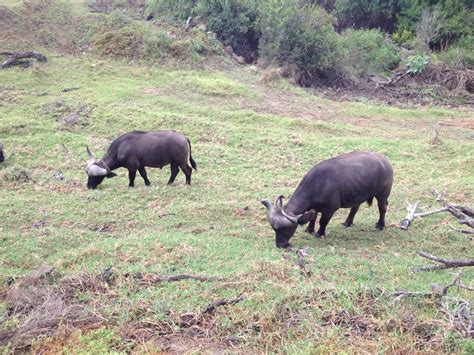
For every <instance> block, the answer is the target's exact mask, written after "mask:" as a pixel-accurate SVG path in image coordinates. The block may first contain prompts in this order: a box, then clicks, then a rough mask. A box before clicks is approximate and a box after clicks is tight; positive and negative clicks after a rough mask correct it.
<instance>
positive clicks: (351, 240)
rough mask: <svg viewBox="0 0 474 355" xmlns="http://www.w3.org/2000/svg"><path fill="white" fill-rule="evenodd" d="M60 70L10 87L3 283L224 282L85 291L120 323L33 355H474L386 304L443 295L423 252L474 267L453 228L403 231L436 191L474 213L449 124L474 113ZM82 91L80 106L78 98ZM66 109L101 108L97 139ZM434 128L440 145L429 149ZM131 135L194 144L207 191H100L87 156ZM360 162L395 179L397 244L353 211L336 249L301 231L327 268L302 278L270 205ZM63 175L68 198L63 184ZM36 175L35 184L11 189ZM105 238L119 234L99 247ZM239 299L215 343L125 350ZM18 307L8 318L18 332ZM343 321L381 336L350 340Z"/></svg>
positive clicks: (433, 222)
mask: <svg viewBox="0 0 474 355" xmlns="http://www.w3.org/2000/svg"><path fill="white" fill-rule="evenodd" d="M48 54H49V59H50V60H49V61H48V63H46V64H41V65H35V66H34V67H32V68H29V69H19V68H13V69H9V70H4V71H0V97H1V99H2V100H1V101H0V141H1V142H2V143H4V145H5V153H6V156H7V160H6V162H5V163H4V164H2V165H0V190H1V195H0V221H2V223H1V224H0V255H1V257H0V283H2V284H4V283H5V281H6V279H7V278H8V277H9V276H12V275H13V276H21V275H27V274H30V273H31V272H32V271H33V270H35V269H36V268H37V267H38V265H40V264H43V263H46V264H48V265H50V266H53V267H55V270H56V271H57V272H59V273H60V274H61V275H63V276H69V275H78V274H80V273H81V272H84V271H87V272H90V273H92V274H99V273H100V272H101V271H102V270H103V269H104V268H106V267H108V266H113V267H114V269H115V270H116V272H117V274H119V275H125V274H127V273H136V272H141V273H147V272H156V273H160V274H166V275H168V274H177V273H193V274H203V275H213V276H220V277H225V278H226V281H225V282H202V283H200V282H197V281H182V282H168V283H160V284H156V285H151V286H150V285H149V286H146V287H145V286H140V284H138V283H133V282H129V281H124V280H122V279H121V281H120V282H118V283H117V284H116V285H114V286H112V287H111V288H110V290H109V291H107V292H104V293H102V294H97V293H94V292H91V291H88V290H85V291H84V293H83V294H82V295H77V297H83V298H84V299H86V300H96V301H97V302H98V303H99V304H100V305H101V307H100V309H99V311H100V312H102V314H103V316H104V317H105V318H106V319H107V320H108V322H104V325H103V327H100V328H98V329H95V330H93V331H88V330H87V329H85V330H80V331H79V332H80V333H74V332H73V333H64V334H63V333H61V332H59V333H57V334H55V335H54V336H52V338H51V337H50V338H48V339H40V340H38V341H37V342H36V343H35V345H34V349H53V350H54V349H56V350H57V342H59V340H57V339H62V340H60V341H61V342H63V343H61V344H62V346H64V348H65V349H69V351H72V352H79V353H80V352H84V353H87V352H91V351H92V352H97V351H99V352H102V351H105V350H110V351H127V350H130V349H134V350H136V351H146V350H147V349H148V350H150V349H154V350H158V349H160V348H161V349H164V348H166V344H168V345H169V343H172V344H174V346H177V345H176V343H179V344H180V346H182V349H184V350H190V349H191V350H192V349H194V350H197V349H201V350H205V349H207V350H210V351H213V350H216V349H222V348H228V347H229V346H230V345H229V344H230V343H229V341H228V339H229V338H230V337H234V338H235V337H238V338H239V339H240V340H241V341H240V342H238V343H236V344H237V345H235V344H234V346H236V347H237V349H241V350H242V351H250V350H253V351H263V352H289V353H302V352H316V351H318V352H334V351H341V350H344V351H345V352H361V351H369V352H376V351H387V352H390V351H405V352H409V351H415V350H418V351H429V350H432V351H437V352H439V351H454V352H462V351H463V349H464V351H466V352H467V351H468V349H469V348H468V347H469V346H472V345H470V344H469V341H468V340H463V339H461V338H460V336H459V335H457V333H456V332H455V331H454V330H453V329H452V328H450V327H449V325H448V324H447V323H444V322H443V321H442V316H441V315H439V314H435V313H436V312H435V308H434V306H433V305H432V304H431V302H430V301H423V300H401V301H398V302H397V301H394V300H393V299H392V298H390V297H388V296H386V293H388V292H390V291H393V290H397V289H405V290H421V291H429V287H430V286H429V285H430V283H432V282H436V283H439V284H446V283H448V282H449V281H450V280H451V279H452V277H453V276H452V274H451V273H449V272H447V271H438V272H427V273H414V272H413V271H412V268H413V267H416V266H420V265H424V264H427V263H426V262H424V261H423V260H422V259H421V258H419V257H417V252H418V251H420V250H425V251H428V252H430V253H433V254H436V255H440V256H444V257H452V258H467V257H469V256H471V257H472V247H473V245H472V240H470V239H469V238H467V237H466V236H465V235H462V234H459V233H456V232H454V231H452V230H451V229H450V228H449V226H448V224H450V223H452V224H455V222H454V221H453V218H452V217H450V216H449V215H445V214H442V215H436V216H432V217H428V218H426V219H421V220H417V221H415V222H414V224H413V226H412V227H410V230H409V231H408V232H402V231H401V230H399V229H398V228H396V227H394V226H392V225H391V224H396V223H398V222H399V221H400V220H401V219H403V217H404V215H405V213H406V211H405V200H409V201H412V202H414V201H417V200H420V201H421V202H420V203H421V205H422V206H427V205H430V204H431V205H432V206H433V208H434V207H437V206H436V202H435V201H434V198H433V196H432V195H431V194H430V190H431V189H432V188H436V189H438V190H440V191H443V192H445V197H446V199H448V200H449V201H453V202H460V203H466V204H469V203H472V200H473V194H474V190H473V187H474V174H473V171H474V156H473V148H472V140H470V137H472V136H473V134H474V133H473V131H472V130H468V129H466V128H460V127H456V126H453V125H445V124H443V122H451V123H452V122H454V123H456V122H459V121H471V122H472V117H473V111H472V110H471V109H462V110H457V109H446V108H441V107H432V108H426V107H423V108H421V107H417V108H412V109H398V108H394V107H388V106H383V105H377V104H364V103H350V102H332V101H330V100H326V99H321V98H318V97H314V96H313V95H312V94H311V93H310V92H307V91H305V90H303V89H299V88H292V89H291V90H287V84H285V83H274V84H273V85H271V86H265V85H263V84H260V83H259V80H258V74H253V73H250V72H248V71H246V70H245V69H236V68H235V67H233V66H232V65H230V64H225V65H222V64H219V65H217V64H216V65H214V66H213V65H212V63H211V64H209V66H208V68H207V69H202V70H192V69H176V67H166V66H165V67H149V66H145V65H141V64H137V63H135V64H133V65H128V64H127V63H123V62H114V61H109V60H107V61H106V60H99V59H97V58H94V57H90V56H88V55H85V56H82V57H81V58H75V57H65V56H63V55H56V54H55V53H48ZM213 67H214V69H212V68H213ZM70 87H78V88H79V89H78V90H75V91H70V92H67V93H64V92H62V90H63V89H65V88H70ZM56 102H61V103H65V104H66V105H72V106H74V105H78V106H80V105H85V106H87V107H95V109H93V110H92V111H91V113H90V114H89V115H88V116H87V115H86V116H85V117H83V120H84V121H83V123H84V125H79V126H75V127H69V126H67V125H65V124H64V123H62V121H61V119H59V120H58V119H57V118H56V117H54V115H53V114H52V112H51V107H52V106H51V105H52V104H54V103H56ZM74 107H76V106H74ZM434 128H437V129H438V130H439V134H440V140H441V143H440V144H438V145H431V144H430V143H429V140H430V138H431V136H432V130H433V129H434ZM133 129H143V130H152V129H175V130H178V131H180V132H182V133H184V134H185V135H186V136H188V137H189V138H190V139H191V141H192V148H193V156H194V159H195V160H196V162H197V165H198V171H197V172H195V173H194V174H193V183H192V185H191V186H186V185H185V184H184V176H183V175H182V173H180V174H179V175H178V178H177V180H176V182H175V184H174V185H173V186H167V185H166V181H167V179H168V177H169V169H168V168H164V169H163V170H158V169H155V170H153V169H149V170H148V173H149V178H150V180H151V182H152V186H151V187H148V188H147V187H145V186H144V184H143V181H142V180H141V178H137V181H136V188H134V189H129V188H128V187H127V185H128V179H127V174H126V170H123V169H122V170H118V171H117V172H118V174H119V177H117V178H115V179H112V180H107V181H105V182H104V183H103V184H102V185H101V186H100V188H98V189H97V190H95V191H88V190H87V189H86V174H85V172H84V167H85V164H86V159H87V154H86V151H85V146H86V145H89V146H90V147H91V149H92V150H93V152H94V153H95V155H96V156H101V155H102V154H103V153H104V152H105V151H106V149H107V147H108V145H109V144H110V142H111V141H112V140H113V139H114V138H116V137H117V136H119V135H120V134H122V133H125V132H127V131H130V130H133ZM354 149H372V150H376V151H380V152H382V153H384V154H386V156H387V157H388V158H389V159H390V161H391V162H392V164H393V167H394V170H395V183H394V187H393V192H392V196H391V198H390V206H389V211H388V215H387V219H388V223H387V224H388V227H387V228H386V229H385V231H383V232H378V231H375V230H374V224H375V222H376V220H377V209H376V208H374V207H372V208H368V207H366V206H364V207H362V208H361V210H360V212H359V213H358V214H357V216H356V219H355V226H353V227H352V228H350V229H344V228H343V227H342V226H341V222H342V221H343V220H344V218H345V215H346V214H347V213H348V211H346V210H340V211H339V212H338V213H337V215H336V216H335V217H334V218H333V220H332V221H331V223H330V225H329V226H328V236H327V239H325V240H316V239H315V238H314V237H312V236H309V235H307V234H305V233H304V232H303V228H299V229H298V231H297V233H296V234H295V236H294V237H293V239H292V240H291V243H292V245H293V246H294V247H298V248H301V247H304V246H309V247H310V253H311V256H312V258H313V259H314V261H313V262H314V268H313V272H312V275H311V276H310V277H306V276H303V275H302V274H300V272H299V271H298V270H297V269H296V268H295V267H294V263H295V261H296V255H294V254H293V253H288V252H286V251H282V250H277V249H276V248H275V237H274V233H273V231H272V230H271V228H270V226H269V225H268V223H267V221H266V214H265V209H264V207H263V206H262V205H261V204H260V200H261V199H262V198H265V197H269V198H271V199H274V198H275V197H276V196H278V195H279V194H283V195H285V196H289V195H290V194H291V193H292V192H293V191H294V189H295V188H296V186H297V184H298V183H299V181H300V180H301V179H302V177H303V176H304V174H305V173H306V172H307V171H308V170H309V169H310V168H311V167H312V166H313V165H314V164H315V163H316V162H318V161H321V160H323V159H326V158H330V157H332V156H335V155H337V154H340V153H344V152H348V151H351V150H354ZM58 169H60V170H61V171H62V172H63V174H64V176H65V179H64V180H63V181H58V180H54V179H53V178H52V176H53V174H54V172H55V171H56V170H58ZM20 170H24V171H25V172H27V174H28V175H29V176H30V180H29V181H28V182H18V181H12V180H14V177H15V173H16V172H18V171H20ZM103 225H107V226H108V229H106V230H105V231H103V232H99V231H97V230H98V229H100V227H101V226H103ZM473 275H474V274H473V272H472V271H470V270H464V271H463V277H462V279H463V280H464V282H466V283H469V281H472V277H473ZM382 290H385V291H383V292H385V294H384V293H383V292H382ZM240 294H243V295H244V297H245V300H244V301H242V302H241V303H238V304H237V305H234V306H227V307H222V308H220V309H218V311H217V312H216V314H215V315H214V316H212V317H211V318H212V319H211V320H210V321H209V323H205V324H204V325H201V326H202V327H204V328H206V327H207V326H208V327H209V328H206V329H208V333H207V335H206V336H202V334H201V337H199V336H197V335H196V334H197V333H192V332H191V333H186V330H181V333H180V332H179V331H178V330H179V329H178V328H179V327H178V328H176V336H179V334H184V335H183V339H189V338H192V339H194V342H193V343H189V340H186V341H188V343H186V341H185V340H183V339H181V340H179V341H178V340H176V338H173V339H172V340H169V339H168V340H169V343H166V342H165V341H164V340H163V339H161V338H159V337H158V339H157V338H156V337H155V338H151V339H150V340H148V341H146V342H145V343H142V342H139V341H136V342H133V341H130V340H126V337H124V336H123V332H124V329H128V328H127V327H129V326H130V324H135V323H134V322H142V321H145V320H146V321H150V322H154V323H159V322H172V321H176V320H177V319H179V317H180V315H181V314H183V313H186V312H198V311H199V310H202V309H204V308H205V307H206V305H207V304H208V303H209V302H211V301H212V300H215V299H219V298H231V297H235V296H237V295H240ZM461 294H462V296H463V297H464V298H467V299H470V300H471V301H472V300H473V299H472V294H471V295H469V294H468V292H465V291H461ZM371 295H372V296H371ZM87 306H88V307H91V306H90V304H87ZM6 307H7V304H6V303H5V302H3V304H2V305H1V306H0V312H3V313H4V314H3V316H6V312H7V311H6ZM344 309H345V310H346V311H347V312H349V314H350V315H351V316H352V317H354V319H356V318H357V319H358V322H362V323H361V324H368V325H367V327H368V328H367V329H368V330H366V331H362V332H359V333H358V332H357V329H358V328H357V327H359V328H360V324H359V323H357V322H356V323H354V324H355V325H354V324H353V323H350V322H349V323H347V322H346V323H344V322H342V323H341V322H339V323H338V322H337V317H336V315H337V314H338V313H340V312H341V311H342V310H344ZM351 319H352V318H351ZM354 322H355V320H354ZM364 322H366V323H364ZM410 322H412V323H413V325H412V326H411V325H410V324H412V323H410ZM173 324H174V327H177V325H176V324H177V323H173ZM350 324H352V325H350ZM357 324H359V325H358V326H357ZM388 324H393V327H389V326H388ZM419 324H421V325H426V324H428V325H430V326H432V327H434V328H433V330H432V332H431V333H430V334H429V336H425V337H423V335H421V333H420V332H421V331H419V330H417V329H418V328H417V327H416V326H417V325H419ZM0 327H1V325H0ZM430 329H431V328H430ZM198 335H199V334H198ZM61 337H63V338H64V339H63V338H61ZM55 339H56V340H55ZM5 345H6V344H5ZM35 347H36V348H35Z"/></svg>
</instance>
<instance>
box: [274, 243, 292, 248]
mask: <svg viewBox="0 0 474 355" xmlns="http://www.w3.org/2000/svg"><path fill="white" fill-rule="evenodd" d="M289 246H290V243H282V244H277V245H276V247H277V248H280V249H286V248H288V247H289Z"/></svg>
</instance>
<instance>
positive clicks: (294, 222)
mask: <svg viewBox="0 0 474 355" xmlns="http://www.w3.org/2000/svg"><path fill="white" fill-rule="evenodd" d="M262 204H263V205H264V206H265V207H266V208H267V211H268V222H269V223H270V226H271V227H272V228H273V230H274V231H275V234H276V246H277V248H287V247H288V246H289V240H290V238H291V237H292V236H293V234H295V231H296V228H297V227H298V224H305V223H307V222H308V221H309V220H310V219H311V218H312V217H314V212H313V211H308V212H305V213H302V214H299V215H296V216H292V215H290V214H288V213H286V212H285V210H284V209H283V196H279V197H278V198H277V199H276V201H275V205H273V204H272V203H271V202H270V200H268V199H264V200H262Z"/></svg>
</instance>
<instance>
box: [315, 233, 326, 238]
mask: <svg viewBox="0 0 474 355" xmlns="http://www.w3.org/2000/svg"><path fill="white" fill-rule="evenodd" d="M316 238H318V239H324V238H325V235H324V234H320V233H319V232H318V233H316Z"/></svg>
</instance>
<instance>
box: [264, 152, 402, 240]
mask: <svg viewBox="0 0 474 355" xmlns="http://www.w3.org/2000/svg"><path fill="white" fill-rule="evenodd" d="M392 183H393V169H392V166H391V165H390V162H389V161H388V160H387V158H386V157H385V156H383V155H382V154H379V153H376V152H351V153H347V154H343V155H340V156H338V157H336V158H333V159H328V160H324V161H322V162H320V163H319V164H316V165H315V166H314V167H313V168H312V169H311V170H310V171H309V172H308V173H307V174H306V176H305V177H304V178H303V180H302V181H301V182H300V184H299V185H298V187H297V188H296V190H295V192H294V194H293V195H292V196H291V198H290V199H289V200H288V203H287V204H286V205H285V206H283V201H282V199H283V196H279V197H278V198H277V199H276V201H275V205H273V204H272V203H271V202H270V201H269V200H268V199H264V200H262V204H263V205H264V206H265V207H266V208H267V211H268V221H269V223H270V225H271V227H272V228H273V229H274V230H275V233H276V245H277V247H280V248H286V247H288V245H289V243H288V242H289V240H290V238H291V237H292V236H293V234H294V233H295V231H296V228H297V227H298V224H305V223H307V222H310V223H309V225H308V228H307V229H306V231H307V232H309V233H314V225H315V223H316V218H317V215H318V213H319V212H320V213H321V219H320V221H319V230H318V232H317V233H316V237H317V238H321V237H324V235H325V234H326V226H327V224H328V223H329V221H330V220H331V218H332V216H333V215H334V213H335V212H336V211H337V210H338V209H339V208H350V209H351V210H350V212H349V215H348V217H347V219H346V221H345V222H344V223H343V225H344V226H345V227H350V226H351V225H352V223H353V221H354V216H355V214H356V213H357V211H358V209H359V206H360V205H361V204H362V203H364V202H367V203H368V204H369V206H370V205H371V204H372V200H373V199H374V197H375V198H376V199H377V203H378V207H379V213H380V217H379V220H378V222H377V224H376V227H377V228H378V229H380V230H382V229H383V228H384V227H385V213H386V211H387V206H388V197H389V196H390V191H391V189H392Z"/></svg>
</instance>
